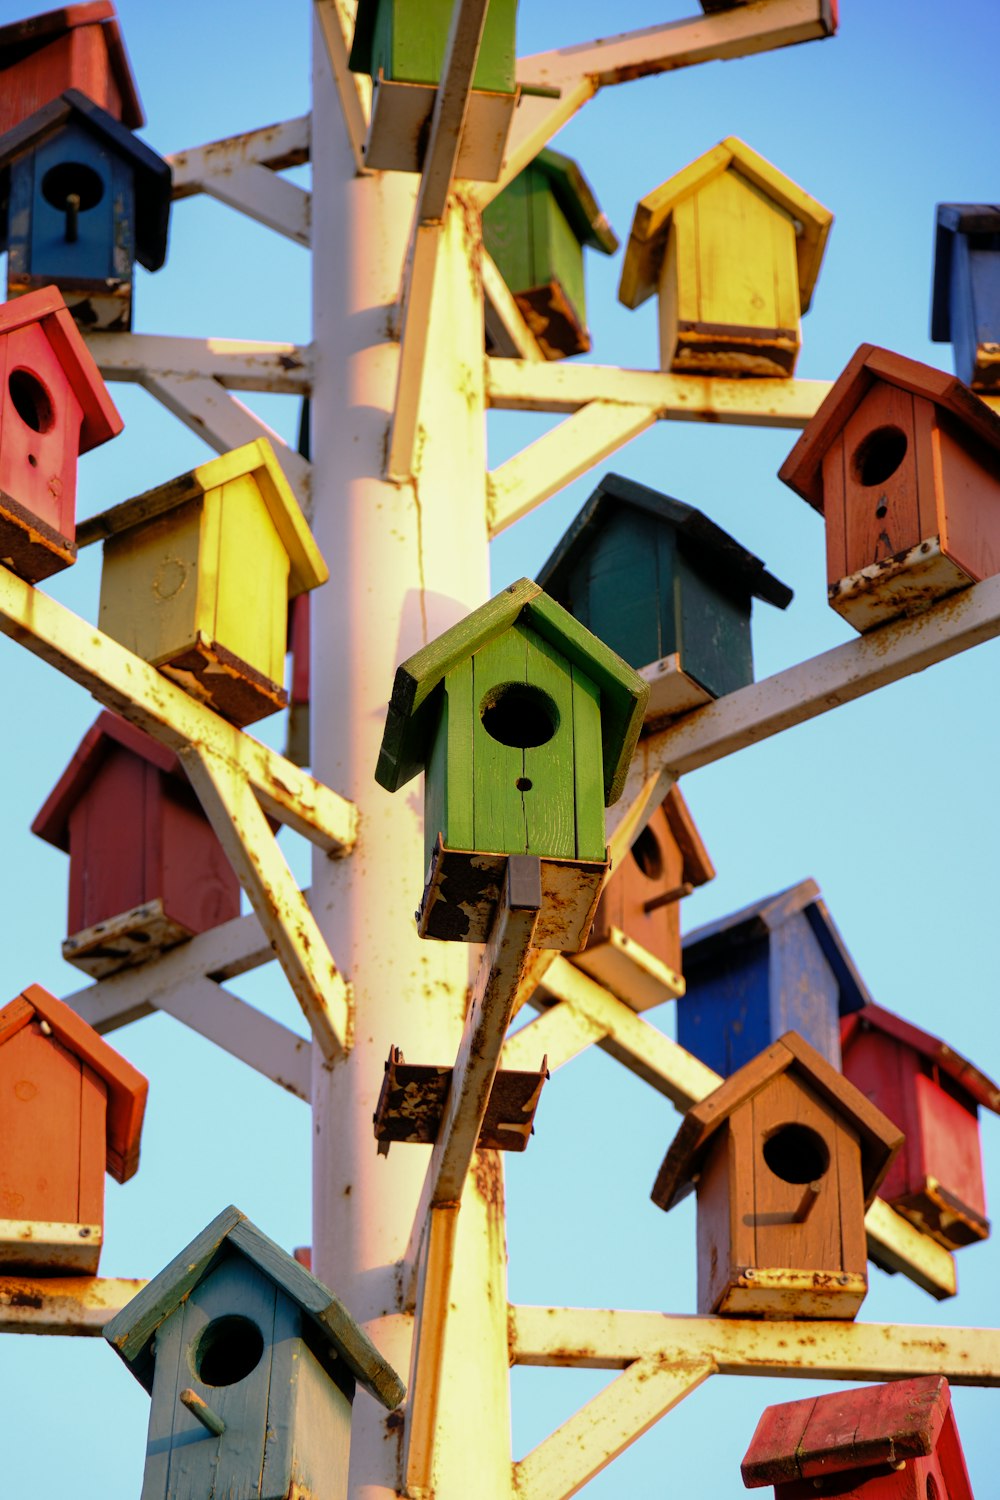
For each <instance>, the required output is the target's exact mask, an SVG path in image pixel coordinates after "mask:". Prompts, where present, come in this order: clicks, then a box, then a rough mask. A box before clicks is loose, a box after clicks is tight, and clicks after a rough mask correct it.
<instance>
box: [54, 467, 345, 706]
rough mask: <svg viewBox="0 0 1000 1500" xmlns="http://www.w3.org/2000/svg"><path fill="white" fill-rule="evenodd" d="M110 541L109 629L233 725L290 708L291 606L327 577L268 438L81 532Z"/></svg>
mask: <svg viewBox="0 0 1000 1500" xmlns="http://www.w3.org/2000/svg"><path fill="white" fill-rule="evenodd" d="M101 538H104V539H105V542H104V567H103V571H102V574H101V605H100V617H99V623H100V628H101V629H102V630H103V631H106V633H107V634H108V635H111V636H114V638H115V640H117V641H121V643H122V645H124V646H127V647H128V648H129V650H130V651H134V652H135V653H136V655H137V656H141V657H143V658H144V659H145V660H146V661H149V662H152V663H153V665H154V666H156V667H159V668H160V670H161V671H162V672H163V673H164V675H165V676H167V677H171V678H172V679H173V680H174V681H175V682H178V683H179V684H180V685H181V687H183V688H184V689H185V690H186V691H187V692H189V693H190V694H191V695H192V696H193V697H195V698H198V699H199V700H200V701H201V702H204V703H207V704H208V706H209V707H210V708H214V709H215V711H216V713H219V714H221V715H222V717H223V718H225V719H229V720H230V721H231V722H232V723H234V724H238V725H244V724H251V723H253V722H254V721H255V720H256V719H261V718H263V717H264V716H265V715H266V714H271V713H274V711H275V710H276V709H279V708H284V706H285V704H286V703H287V701H288V699H287V695H286V693H285V690H284V688H283V687H282V680H283V678H284V671H285V641H286V630H287V621H288V601H289V599H290V598H294V597H295V596H296V595H298V594H302V593H305V592H306V591H307V590H308V589H314V588H316V587H317V586H318V585H319V584H321V583H325V582H326V579H327V578H328V576H329V574H328V571H327V567H326V564H325V563H324V561H323V559H322V557H321V556H320V554H319V550H318V548H317V546H316V543H315V542H314V541H313V538H312V533H311V532H310V530H309V527H308V525H307V523H306V519H305V517H304V516H303V514H302V511H301V509H300V508H299V503H298V501H297V500H296V498H295V496H294V495H293V493H292V490H291V486H290V485H289V483H288V480H287V479H286V478H285V476H284V474H283V472H282V470H281V466H280V464H279V463H278V460H277V459H276V458H275V456H274V451H273V449H272V448H271V445H270V443H268V442H267V441H266V440H265V439H263V438H261V439H258V440H257V441H256V442H253V443H247V444H246V446H245V447H243V448H235V449H233V451H232V452H231V453H224V454H223V455H222V457H221V458H214V459H210V460H209V462H208V463H204V464H200V465H199V467H198V468H197V469H192V470H191V472H190V473H188V474H181V475H180V476H179V477H178V478H177V479H171V480H170V481H169V482H168V483H167V484H162V485H159V486H158V487H157V488H156V489H154V490H147V491H146V493H145V494H144V495H137V496H136V497H135V498H134V499H132V500H126V501H125V502H124V504H122V505H117V506H115V507H114V508H113V509H112V510H109V511H105V512H104V514H103V515H100V516H95V517H93V518H92V519H91V520H89V521H88V522H87V524H86V528H83V527H81V529H80V545H81V546H83V545H86V543H88V542H94V541H99V540H100V539H101ZM249 579H252V580H253V588H252V589H249V588H248V580H249Z"/></svg>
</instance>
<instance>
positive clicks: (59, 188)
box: [0, 89, 171, 330]
mask: <svg viewBox="0 0 1000 1500" xmlns="http://www.w3.org/2000/svg"><path fill="white" fill-rule="evenodd" d="M170 182H171V175H170V167H169V166H168V165H167V163H166V162H165V161H163V159H162V158H161V157H159V156H157V154H156V152H155V151H152V150H151V149H150V148H149V146H147V145H145V144H144V143H143V142H142V141H140V140H139V139H138V138H137V137H136V136H134V135H133V134H132V132H131V131H130V130H128V129H126V127H125V126H124V125H122V124H121V123H120V121H118V120H116V119H115V118H114V117H113V116H112V115H110V114H108V113H107V112H106V111H105V110H103V109H100V108H98V106H97V105H96V104H94V103H93V102H92V101H91V100H90V99H88V98H87V97H86V95H85V94H81V93H80V92H79V91H78V90H77V89H67V90H66V92H65V93H64V94H61V95H60V96H59V97H58V98H57V99H53V100H52V102H51V103H50V104H46V105H45V106H44V107H43V108H42V109H39V110H37V111H36V112H35V113H34V114H33V115H30V116H29V117H28V118H27V119H26V120H23V121H21V123H20V124H19V125H15V126H14V128H13V129H12V130H8V131H6V132H5V134H3V135H2V136H0V248H2V249H5V250H6V251H7V295H8V297H18V296H20V295H21V293H22V292H28V291H31V290H32V289H33V288H35V287H40V286H49V285H52V286H57V287H58V288H59V290H60V291H61V292H62V294H63V296H64V297H65V299H66V303H67V306H68V307H69V309H70V311H71V312H72V314H73V316H74V318H75V319H76V321H77V322H78V323H79V324H80V325H81V326H82V327H84V328H90V329H116V330H117V329H129V328H131V326H132V283H133V275H134V271H133V267H134V265H135V262H136V261H138V262H139V264H140V265H142V266H145V267H146V269H147V270H149V271H155V270H158V269H159V267H160V266H161V265H162V264H163V261H164V258H165V256H166V252H167V224H168V218H169V214H170Z"/></svg>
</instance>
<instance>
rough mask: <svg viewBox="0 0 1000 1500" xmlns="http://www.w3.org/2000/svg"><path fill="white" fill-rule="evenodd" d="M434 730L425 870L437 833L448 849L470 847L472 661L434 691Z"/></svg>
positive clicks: (426, 783)
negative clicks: (437, 699) (436, 706)
mask: <svg viewBox="0 0 1000 1500" xmlns="http://www.w3.org/2000/svg"><path fill="white" fill-rule="evenodd" d="M438 692H439V694H440V699H441V706H440V711H439V717H438V721H437V728H436V730H435V731H434V735H433V739H432V742H431V751H430V755H429V757H428V760H427V766H426V769H425V772H424V867H425V869H426V868H429V866H430V862H431V856H432V854H433V853H434V846H435V844H436V843H437V838H438V835H439V834H440V835H441V838H442V841H443V842H444V844H445V845H446V846H447V847H448V848H449V849H474V848H475V847H476V845H475V818H474V813H473V751H472V737H473V727H474V724H475V713H476V710H475V705H474V703H473V696H472V694H473V681H472V659H471V658H469V659H468V660H466V661H463V662H460V663H459V665H458V666H457V667H455V668H454V669H453V670H452V671H451V672H449V673H448V676H447V677H446V678H445V680H444V682H443V683H442V684H441V686H440V688H439V689H438Z"/></svg>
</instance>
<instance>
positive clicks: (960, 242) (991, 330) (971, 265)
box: [949, 234, 1000, 395]
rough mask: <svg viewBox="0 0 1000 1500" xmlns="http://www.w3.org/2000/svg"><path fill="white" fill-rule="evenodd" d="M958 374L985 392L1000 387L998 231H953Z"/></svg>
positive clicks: (953, 322) (952, 288)
mask: <svg viewBox="0 0 1000 1500" xmlns="http://www.w3.org/2000/svg"><path fill="white" fill-rule="evenodd" d="M950 299H951V300H950V307H949V313H950V322H951V341H952V346H953V348H954V354H955V373H956V374H957V375H958V376H959V378H960V379H961V380H964V381H965V382H966V384H967V385H971V387H972V389H973V390H974V391H981V392H982V393H983V394H984V395H987V394H990V393H995V392H996V391H997V389H998V387H1000V234H972V235H966V234H954V235H953V236H952V250H951V284H950Z"/></svg>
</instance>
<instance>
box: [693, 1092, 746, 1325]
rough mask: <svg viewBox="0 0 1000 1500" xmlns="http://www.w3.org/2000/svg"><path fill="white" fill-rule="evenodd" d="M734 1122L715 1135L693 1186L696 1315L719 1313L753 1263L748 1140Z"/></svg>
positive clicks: (733, 1119) (734, 1118)
mask: <svg viewBox="0 0 1000 1500" xmlns="http://www.w3.org/2000/svg"><path fill="white" fill-rule="evenodd" d="M738 1113H739V1112H738V1111H737V1114H738ZM735 1120H736V1116H734V1117H733V1118H732V1119H730V1120H729V1121H728V1122H727V1124H725V1125H723V1126H722V1127H721V1128H720V1129H719V1130H718V1131H717V1132H716V1135H715V1137H714V1138H713V1140H712V1142H711V1144H710V1145H709V1148H708V1151H707V1153H706V1156H705V1159H704V1162H703V1164H702V1168H701V1175H700V1176H699V1179H698V1184H697V1192H698V1209H697V1220H698V1223H697V1266H698V1311H699V1312H700V1313H716V1312H718V1311H719V1308H720V1304H721V1303H723V1302H724V1301H725V1298H726V1296H727V1294H728V1292H729V1290H730V1288H731V1287H732V1285H733V1283H734V1281H735V1280H736V1279H737V1278H738V1277H739V1275H740V1270H741V1269H742V1268H743V1267H746V1266H748V1265H753V1264H754V1235H753V1217H752V1186H753V1139H752V1136H751V1134H750V1131H749V1130H748V1129H745V1128H741V1127H740V1125H739V1123H736V1124H735V1128H734V1121H735Z"/></svg>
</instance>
